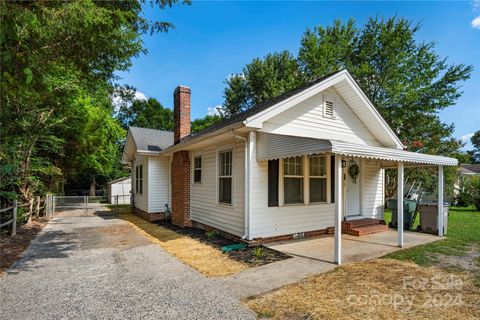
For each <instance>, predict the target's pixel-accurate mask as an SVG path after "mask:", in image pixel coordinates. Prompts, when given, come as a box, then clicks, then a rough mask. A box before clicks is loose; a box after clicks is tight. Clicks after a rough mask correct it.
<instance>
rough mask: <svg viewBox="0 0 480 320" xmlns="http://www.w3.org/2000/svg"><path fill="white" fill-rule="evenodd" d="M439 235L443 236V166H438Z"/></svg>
mask: <svg viewBox="0 0 480 320" xmlns="http://www.w3.org/2000/svg"><path fill="white" fill-rule="evenodd" d="M438 236H440V237H443V166H438Z"/></svg>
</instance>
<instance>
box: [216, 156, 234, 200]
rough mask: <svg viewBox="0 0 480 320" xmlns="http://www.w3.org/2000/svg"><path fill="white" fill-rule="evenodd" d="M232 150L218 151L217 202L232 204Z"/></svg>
mask: <svg viewBox="0 0 480 320" xmlns="http://www.w3.org/2000/svg"><path fill="white" fill-rule="evenodd" d="M232 164H233V151H232V150H227V151H221V152H219V153H218V202H219V203H223V204H232V178H233V176H232V170H233V165H232Z"/></svg>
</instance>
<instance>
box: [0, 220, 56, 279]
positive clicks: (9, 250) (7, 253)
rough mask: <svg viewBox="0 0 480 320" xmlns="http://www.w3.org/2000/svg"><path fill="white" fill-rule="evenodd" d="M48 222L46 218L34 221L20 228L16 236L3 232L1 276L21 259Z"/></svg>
mask: <svg viewBox="0 0 480 320" xmlns="http://www.w3.org/2000/svg"><path fill="white" fill-rule="evenodd" d="M47 221H48V220H46V219H45V218H39V219H35V220H32V221H31V222H30V223H27V224H24V225H22V226H21V227H18V228H17V234H16V235H14V236H11V235H10V234H9V233H7V232H3V230H2V233H1V234H0V276H1V275H2V274H3V273H4V272H5V270H7V269H8V268H9V267H10V266H11V265H12V264H13V263H14V262H15V261H17V260H18V259H19V258H20V255H21V254H22V252H23V251H25V249H26V248H27V247H28V245H29V244H30V241H32V240H33V239H34V238H35V237H36V236H37V235H38V233H40V231H42V229H43V227H44V226H45V225H46V224H47Z"/></svg>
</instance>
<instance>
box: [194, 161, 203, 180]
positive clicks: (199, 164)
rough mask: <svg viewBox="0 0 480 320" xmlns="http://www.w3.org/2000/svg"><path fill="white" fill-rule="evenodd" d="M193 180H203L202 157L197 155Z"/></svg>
mask: <svg viewBox="0 0 480 320" xmlns="http://www.w3.org/2000/svg"><path fill="white" fill-rule="evenodd" d="M193 182H194V183H201V182H202V157H201V156H197V157H194V158H193Z"/></svg>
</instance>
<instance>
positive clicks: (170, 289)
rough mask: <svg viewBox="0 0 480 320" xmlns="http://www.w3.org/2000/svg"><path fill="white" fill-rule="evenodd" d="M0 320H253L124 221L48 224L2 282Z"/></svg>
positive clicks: (225, 293)
mask: <svg viewBox="0 0 480 320" xmlns="http://www.w3.org/2000/svg"><path fill="white" fill-rule="evenodd" d="M0 318H1V319H255V315H254V314H253V313H252V312H251V311H250V310H249V309H247V308H246V307H245V306H243V305H242V304H240V302H239V301H238V299H237V298H235V296H234V294H233V293H231V292H230V291H229V290H227V289H225V288H224V287H223V286H222V285H221V283H220V282H219V281H217V280H215V279H207V278H205V277H204V276H203V275H201V274H199V273H198V272H196V271H195V270H194V269H192V268H190V267H188V266H186V265H184V264H183V263H181V262H180V261H178V260H177V259H175V258H174V257H173V256H171V255H169V254H168V253H166V252H165V251H163V249H162V248H161V247H160V246H158V245H156V244H154V243H152V242H151V241H150V240H149V239H148V238H146V237H144V236H143V235H140V234H138V233H137V232H136V231H135V230H134V229H133V228H132V227H131V226H130V225H129V224H128V223H127V222H125V221H123V220H119V219H114V218H112V217H111V216H96V215H92V214H90V215H83V213H82V212H73V213H72V212H71V213H69V214H64V215H61V216H59V217H57V218H55V219H53V220H52V221H51V222H50V223H49V224H48V225H47V226H46V227H45V229H44V231H43V232H42V233H41V234H40V236H39V237H38V238H37V239H35V240H34V241H32V243H31V245H30V247H29V248H28V249H27V250H26V251H25V253H24V255H23V258H22V259H21V260H19V261H17V262H16V263H15V264H14V265H13V266H12V267H11V268H10V269H9V270H8V271H7V274H6V275H4V276H3V277H1V278H0Z"/></svg>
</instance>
